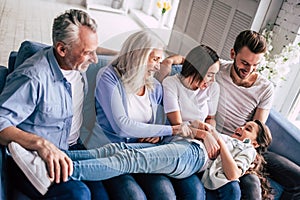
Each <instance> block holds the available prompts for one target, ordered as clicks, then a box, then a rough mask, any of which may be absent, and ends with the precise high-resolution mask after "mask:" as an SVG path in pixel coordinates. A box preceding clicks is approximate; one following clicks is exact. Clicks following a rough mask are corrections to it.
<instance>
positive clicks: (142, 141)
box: [138, 137, 160, 144]
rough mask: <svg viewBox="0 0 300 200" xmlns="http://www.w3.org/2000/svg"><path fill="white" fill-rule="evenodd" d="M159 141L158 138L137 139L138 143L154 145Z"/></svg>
mask: <svg viewBox="0 0 300 200" xmlns="http://www.w3.org/2000/svg"><path fill="white" fill-rule="evenodd" d="M159 141H160V137H148V138H139V139H138V142H140V143H152V144H156V143H158V142H159Z"/></svg>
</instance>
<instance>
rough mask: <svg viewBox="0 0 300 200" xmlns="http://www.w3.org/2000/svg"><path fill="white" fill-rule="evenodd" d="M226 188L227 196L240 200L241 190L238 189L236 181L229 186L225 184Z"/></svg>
mask: <svg viewBox="0 0 300 200" xmlns="http://www.w3.org/2000/svg"><path fill="white" fill-rule="evenodd" d="M227 186H228V188H227V189H228V190H227V191H228V192H229V194H232V195H233V198H232V199H240V198H241V195H242V194H241V188H240V185H239V183H238V181H232V182H230V183H229V184H227Z"/></svg>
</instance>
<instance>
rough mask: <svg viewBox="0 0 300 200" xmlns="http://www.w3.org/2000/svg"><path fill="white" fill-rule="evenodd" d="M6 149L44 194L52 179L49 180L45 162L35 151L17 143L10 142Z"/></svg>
mask: <svg viewBox="0 0 300 200" xmlns="http://www.w3.org/2000/svg"><path fill="white" fill-rule="evenodd" d="M8 149H9V151H10V153H11V156H12V158H13V159H14V161H15V162H16V163H17V165H18V166H19V167H20V169H21V170H22V171H23V173H24V174H25V176H26V177H27V178H28V180H29V181H30V182H31V183H32V185H33V186H34V187H35V188H36V189H37V190H38V191H39V192H40V193H41V194H42V195H44V194H46V192H47V191H48V188H49V187H50V185H51V183H52V181H53V180H52V181H51V180H50V178H49V176H48V172H47V168H46V164H45V162H44V161H43V160H42V159H41V157H40V156H39V155H38V154H37V152H36V151H28V150H26V149H25V148H23V147H22V146H20V145H19V144H18V143H15V142H11V143H9V144H8Z"/></svg>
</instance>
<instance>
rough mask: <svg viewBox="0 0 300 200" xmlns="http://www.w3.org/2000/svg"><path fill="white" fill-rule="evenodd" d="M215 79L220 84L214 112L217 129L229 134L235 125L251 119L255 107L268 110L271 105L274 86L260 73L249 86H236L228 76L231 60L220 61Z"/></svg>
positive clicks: (237, 125) (240, 124)
mask: <svg viewBox="0 0 300 200" xmlns="http://www.w3.org/2000/svg"><path fill="white" fill-rule="evenodd" d="M220 64H221V66H220V71H219V72H218V73H217V75H216V80H217V82H218V83H219V86H220V98H219V104H218V111H217V114H216V122H217V127H216V128H217V130H218V132H220V133H224V134H227V135H230V134H232V133H233V132H234V130H235V129H236V128H237V127H240V126H242V125H244V124H245V123H246V122H247V121H249V120H252V118H253V115H254V114H255V111H256V108H261V109H266V110H269V109H271V107H272V102H273V96H274V87H273V84H272V83H271V82H270V81H269V80H267V79H266V78H265V77H263V76H262V75H260V74H258V77H257V80H256V81H255V83H254V84H253V85H252V86H251V87H248V88H246V87H242V86H237V85H236V84H235V83H233V80H232V78H231V77H230V70H231V67H232V66H233V62H228V61H222V60H221V62H220Z"/></svg>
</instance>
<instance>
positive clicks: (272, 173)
mask: <svg viewBox="0 0 300 200" xmlns="http://www.w3.org/2000/svg"><path fill="white" fill-rule="evenodd" d="M263 156H264V158H265V160H266V162H267V163H268V164H267V165H266V169H267V172H268V173H269V177H270V178H271V179H272V180H274V181H276V182H277V183H279V184H280V185H281V186H282V187H283V192H282V195H281V198H280V199H281V200H298V199H300V167H299V166H298V165H296V164H295V163H293V162H291V161H290V160H288V159H287V158H285V157H283V156H280V155H278V154H276V153H273V152H270V151H268V152H266V153H264V154H263ZM259 185H260V183H259V179H258V177H257V176H256V175H253V174H247V175H244V176H243V177H241V178H240V186H241V190H242V198H243V199H249V200H252V199H261V188H260V187H259ZM275 192H276V191H275ZM259 197H260V198H259Z"/></svg>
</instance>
